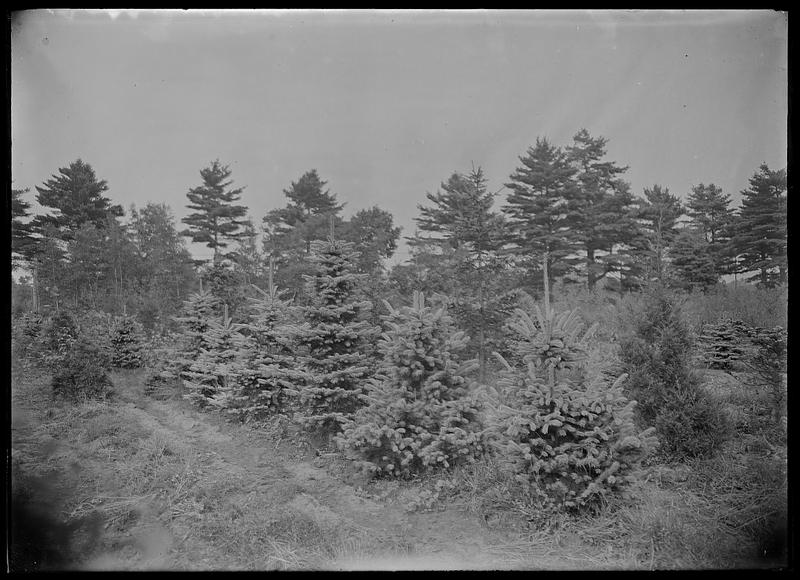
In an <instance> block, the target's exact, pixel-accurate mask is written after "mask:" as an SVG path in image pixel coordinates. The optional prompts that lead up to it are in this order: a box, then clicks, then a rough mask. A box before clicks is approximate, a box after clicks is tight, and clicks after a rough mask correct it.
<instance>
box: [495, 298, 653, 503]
mask: <svg viewBox="0 0 800 580" xmlns="http://www.w3.org/2000/svg"><path fill="white" fill-rule="evenodd" d="M535 313H536V321H534V320H533V319H532V318H531V317H530V316H529V315H528V314H527V313H526V312H524V311H522V310H519V311H517V313H516V318H515V320H514V321H513V323H512V325H511V326H512V327H513V328H515V329H516V330H517V332H518V334H519V337H520V339H519V340H518V343H517V344H518V345H519V348H524V349H525V350H526V351H527V352H525V354H523V356H522V357H521V358H522V365H519V366H516V367H513V366H511V365H508V364H506V370H505V371H504V372H503V373H502V375H501V378H500V381H499V382H498V387H497V389H496V390H495V392H493V393H492V392H491V390H490V394H491V395H493V397H492V398H493V399H494V404H493V413H492V427H491V432H492V443H493V447H494V449H495V450H496V452H497V455H498V460H499V462H500V464H501V465H503V466H504V467H505V468H506V469H508V470H509V471H510V472H511V473H513V474H514V476H515V477H516V479H517V481H518V482H519V483H520V484H521V485H522V487H523V491H524V495H525V496H526V497H527V501H528V502H530V503H531V505H532V506H534V507H535V508H536V509H538V510H540V511H541V513H542V515H547V514H552V513H554V512H558V511H581V510H586V509H592V508H594V507H596V506H597V505H598V504H600V503H601V501H602V500H603V497H604V495H605V494H607V493H609V492H616V491H619V490H621V489H623V488H624V487H625V486H626V485H627V484H628V483H629V482H631V481H632V480H633V479H634V475H633V474H634V472H635V469H636V467H637V466H638V465H639V463H640V462H641V460H642V459H644V458H645V457H646V456H647V455H648V454H649V452H650V451H651V449H652V448H653V447H654V446H655V444H656V441H655V439H654V438H653V436H652V433H653V429H645V430H644V431H641V432H640V431H639V430H638V429H637V428H636V425H635V422H634V419H633V409H634V406H635V404H636V403H635V401H629V400H628V399H627V398H626V397H625V395H624V394H623V391H622V386H621V385H622V382H623V381H624V379H625V377H624V376H622V377H620V378H618V379H617V380H616V381H614V382H613V383H612V384H610V385H609V384H608V382H606V381H603V380H602V379H600V374H599V373H595V378H594V380H590V381H589V380H586V374H587V373H586V361H587V359H588V355H587V349H586V346H587V340H588V338H589V337H590V336H591V333H592V332H593V330H594V329H593V328H592V329H590V330H589V331H588V332H586V333H585V334H583V336H582V337H581V338H579V334H580V331H581V329H582V323H581V322H580V320H579V319H578V317H577V311H572V312H563V313H561V314H556V313H555V312H553V311H551V312H549V313H547V314H546V315H545V314H543V313H542V312H541V311H540V310H539V309H538V307H536V308H535ZM498 356H499V355H498ZM500 358H502V357H500ZM504 362H505V361H504ZM523 365H524V366H523Z"/></svg>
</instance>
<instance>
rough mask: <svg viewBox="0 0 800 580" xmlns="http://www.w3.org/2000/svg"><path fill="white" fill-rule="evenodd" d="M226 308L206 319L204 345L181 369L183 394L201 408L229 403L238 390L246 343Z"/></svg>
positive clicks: (238, 325) (247, 345)
mask: <svg viewBox="0 0 800 580" xmlns="http://www.w3.org/2000/svg"><path fill="white" fill-rule="evenodd" d="M242 328H243V327H242V325H241V324H237V323H234V322H233V320H232V319H231V318H230V317H229V316H228V312H227V309H225V311H224V313H223V315H222V318H221V319H220V320H217V319H215V318H211V319H209V320H208V323H207V327H206V330H205V332H204V333H203V336H202V341H203V346H202V347H201V349H200V352H199V353H198V355H197V358H195V359H194V360H193V361H192V362H191V364H190V365H189V367H188V368H187V369H186V370H184V371H183V372H182V373H181V377H182V378H183V384H184V387H185V390H186V391H187V392H186V393H185V394H184V398H185V399H187V400H189V401H191V402H192V403H194V404H196V405H198V406H199V407H201V408H204V407H207V406H208V405H213V406H215V407H217V408H220V409H225V408H227V407H228V399H229V398H230V397H231V395H232V393H234V392H235V391H236V390H237V382H238V381H239V380H240V376H241V373H242V372H243V367H242V366H241V364H240V361H241V360H242V358H244V357H246V356H247V352H248V348H249V344H248V340H247V338H246V337H245V336H244V335H243V334H242V333H241V329H242Z"/></svg>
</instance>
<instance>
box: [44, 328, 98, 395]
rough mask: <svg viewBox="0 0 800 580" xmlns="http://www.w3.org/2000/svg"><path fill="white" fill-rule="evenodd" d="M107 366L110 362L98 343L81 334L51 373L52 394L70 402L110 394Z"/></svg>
mask: <svg viewBox="0 0 800 580" xmlns="http://www.w3.org/2000/svg"><path fill="white" fill-rule="evenodd" d="M108 368H109V361H108V359H107V358H106V357H105V356H104V355H103V353H102V351H101V350H100V349H99V348H97V346H95V345H94V344H92V343H91V342H89V341H88V340H87V339H85V338H83V337H82V338H80V339H78V340H77V341H75V342H74V343H73V344H72V345H71V346H70V348H69V350H68V351H67V352H66V354H65V356H64V358H63V360H62V362H61V364H60V365H59V367H58V369H57V370H56V372H55V373H54V375H53V381H52V388H53V397H63V398H65V399H67V400H70V401H79V400H81V399H84V398H89V399H105V398H108V397H110V396H111V395H112V393H113V383H112V381H111V379H110V378H109V376H108V374H107V372H106V371H107V370H108Z"/></svg>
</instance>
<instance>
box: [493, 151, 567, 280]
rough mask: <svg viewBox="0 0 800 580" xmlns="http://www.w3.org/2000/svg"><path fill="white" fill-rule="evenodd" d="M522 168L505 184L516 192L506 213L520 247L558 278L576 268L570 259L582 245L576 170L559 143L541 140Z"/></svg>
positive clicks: (523, 160)
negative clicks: (578, 231) (577, 221)
mask: <svg viewBox="0 0 800 580" xmlns="http://www.w3.org/2000/svg"><path fill="white" fill-rule="evenodd" d="M520 161H521V162H522V166H521V167H518V168H517V170H516V171H515V172H514V173H513V174H512V175H511V182H510V183H508V184H506V187H508V188H509V189H511V191H512V192H511V194H509V195H508V197H507V199H506V205H505V206H504V207H503V212H505V213H506V214H508V216H509V218H510V227H511V240H512V241H513V243H514V244H515V245H516V246H517V248H518V251H519V252H521V253H523V254H527V255H529V256H531V257H533V258H534V259H535V260H536V261H537V262H539V263H541V262H542V261H544V262H546V265H547V268H546V270H547V271H548V272H549V277H550V279H549V280H548V286H549V287H552V282H553V278H554V277H556V276H563V275H565V274H567V273H568V272H569V271H570V270H571V269H572V268H571V266H570V261H569V258H570V256H571V255H572V254H574V253H575V252H576V251H577V250H578V249H579V240H578V239H577V238H576V231H575V214H574V211H575V199H576V187H575V181H574V177H575V174H576V171H577V170H576V169H575V167H573V166H572V165H571V164H570V163H569V159H568V158H567V155H566V154H565V153H564V151H563V150H562V149H561V148H560V147H555V146H553V145H551V144H550V143H549V142H548V141H547V139H543V138H537V139H536V145H535V146H534V147H529V148H528V152H527V155H526V156H525V157H520Z"/></svg>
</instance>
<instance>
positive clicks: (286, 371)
mask: <svg viewBox="0 0 800 580" xmlns="http://www.w3.org/2000/svg"><path fill="white" fill-rule="evenodd" d="M259 292H260V294H261V296H260V297H259V298H251V299H250V303H251V304H250V317H249V322H248V323H247V324H245V325H244V326H243V331H244V332H246V333H247V334H248V336H249V339H250V342H249V344H248V351H247V353H246V354H244V359H245V360H244V368H243V369H240V376H239V382H238V384H237V387H236V388H235V389H234V390H233V391H232V392H231V395H230V396H229V397H228V401H227V408H228V412H229V413H231V414H234V415H236V416H238V417H239V418H240V419H241V420H242V421H248V420H251V419H261V418H264V417H265V416H267V415H270V414H275V413H278V412H282V411H285V410H286V409H287V407H288V406H289V403H290V401H291V400H292V398H293V397H295V396H296V395H297V394H298V391H297V388H296V385H298V384H300V383H301V381H302V379H303V374H302V373H301V372H299V371H298V370H297V369H296V366H297V361H296V358H295V356H294V353H293V348H292V347H293V343H294V332H295V330H296V326H294V325H293V324H292V323H291V320H290V318H289V313H290V310H291V304H290V302H289V301H288V300H286V299H285V298H284V296H283V295H284V292H281V291H279V290H278V288H277V286H275V284H274V283H273V282H272V277H271V276H270V280H269V285H268V286H267V291H266V292H265V291H263V290H260V289H259Z"/></svg>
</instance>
